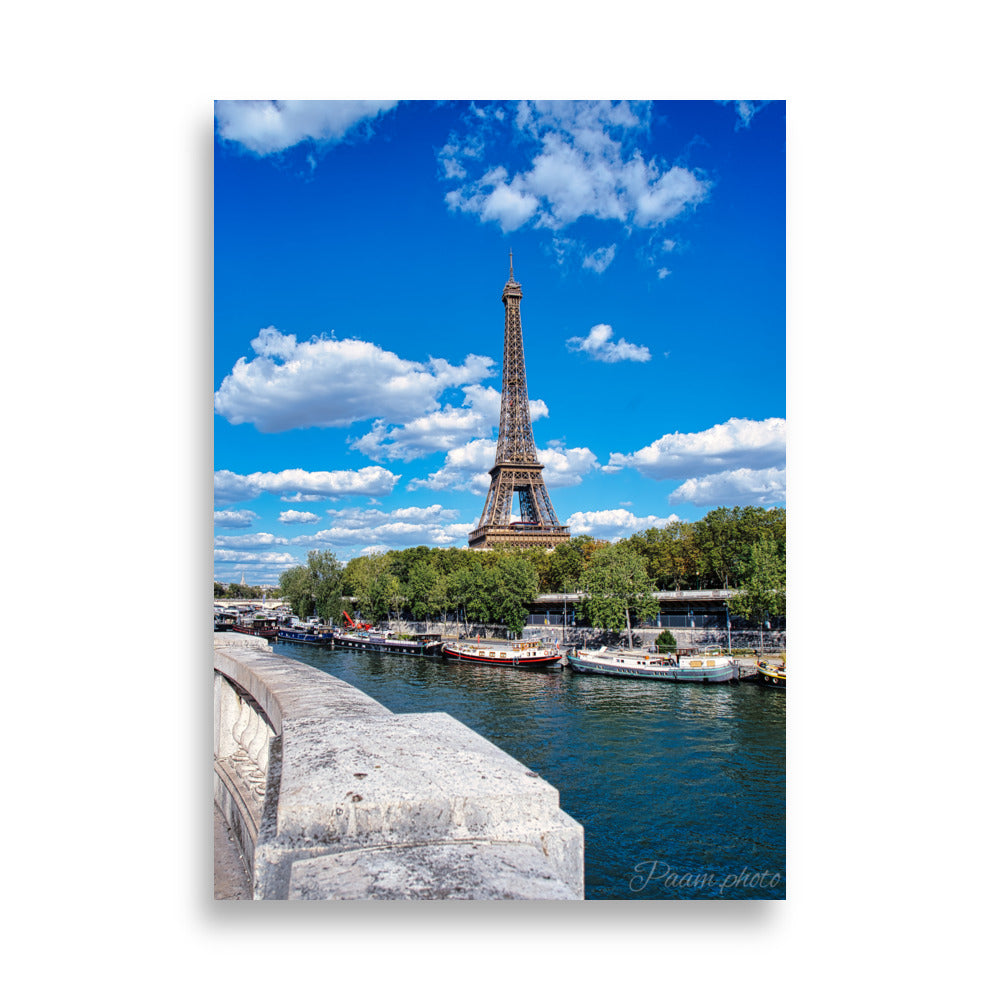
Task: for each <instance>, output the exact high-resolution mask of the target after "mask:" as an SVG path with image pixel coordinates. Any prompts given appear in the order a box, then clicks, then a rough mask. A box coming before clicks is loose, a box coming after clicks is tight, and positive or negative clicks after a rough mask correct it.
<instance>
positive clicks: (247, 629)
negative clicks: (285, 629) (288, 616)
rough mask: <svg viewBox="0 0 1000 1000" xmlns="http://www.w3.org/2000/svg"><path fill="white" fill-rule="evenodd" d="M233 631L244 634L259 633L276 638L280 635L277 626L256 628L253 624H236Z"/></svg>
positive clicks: (268, 637) (267, 637) (266, 637)
mask: <svg viewBox="0 0 1000 1000" xmlns="http://www.w3.org/2000/svg"><path fill="white" fill-rule="evenodd" d="M232 631H233V632H240V633H242V634H243V635H259V636H263V637H264V638H265V639H274V638H276V637H277V635H278V630H277V629H276V628H255V627H254V626H253V625H234V626H233V627H232Z"/></svg>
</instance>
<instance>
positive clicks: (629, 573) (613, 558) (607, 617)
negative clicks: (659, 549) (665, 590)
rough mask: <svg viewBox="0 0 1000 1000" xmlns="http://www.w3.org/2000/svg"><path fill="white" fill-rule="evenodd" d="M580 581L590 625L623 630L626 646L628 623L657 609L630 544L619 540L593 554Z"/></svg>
mask: <svg viewBox="0 0 1000 1000" xmlns="http://www.w3.org/2000/svg"><path fill="white" fill-rule="evenodd" d="M580 584H581V587H582V589H583V591H584V593H585V595H586V596H585V598H584V609H585V613H586V615H587V618H588V620H589V621H590V622H591V624H593V625H595V626H597V628H604V629H609V630H612V631H616V632H620V631H622V629H624V630H625V631H626V632H627V634H628V644H629V648H631V646H632V622H633V621H636V622H638V621H641V620H642V619H644V618H650V617H652V616H653V615H655V614H656V612H657V610H658V605H657V603H656V599H655V598H654V597H653V585H652V581H651V580H650V579H649V574H648V573H647V572H646V565H645V562H644V561H643V559H642V557H641V556H640V555H639V553H638V552H636V551H635V549H634V548H633V547H632V546H629V545H624V544H622V543H621V542H618V543H616V544H614V545H611V546H608V547H606V548H603V549H598V550H597V551H596V552H595V553H594V555H593V557H592V558H591V560H590V565H589V566H588V567H587V568H586V569H585V570H584V572H583V576H582V578H581V581H580Z"/></svg>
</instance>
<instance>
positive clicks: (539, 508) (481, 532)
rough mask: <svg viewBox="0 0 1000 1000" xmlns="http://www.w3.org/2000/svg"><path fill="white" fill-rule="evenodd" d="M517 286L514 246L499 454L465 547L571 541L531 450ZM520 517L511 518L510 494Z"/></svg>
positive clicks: (507, 291) (506, 292) (506, 297)
mask: <svg viewBox="0 0 1000 1000" xmlns="http://www.w3.org/2000/svg"><path fill="white" fill-rule="evenodd" d="M521 298H522V294H521V286H520V284H519V283H518V282H516V281H515V280H514V251H513V250H511V251H510V277H509V278H508V280H507V284H506V285H504V289H503V294H502V295H501V296H500V299H501V301H502V302H503V305H504V337H503V392H502V393H501V396H500V433H499V435H498V438H497V454H496V461H495V462H494V464H493V468H492V469H490V488H489V492H488V493H487V494H486V503H485V504H484V506H483V514H482V517H480V519H479V524H478V525H477V526H476V528H475V529H474V530H473V531H471V532H469V547H470V548H473V549H491V548H493V547H494V546H496V545H511V546H514V547H515V548H534V547H536V546H540V547H544V548H546V549H552V548H555V546H556V545H558V544H559V543H560V542H568V541H569V529H568V528H567V527H566V526H565V525H563V524H560V523H559V519H558V518H557V517H556V512H555V509H554V508H553V506H552V501H551V500H550V499H549V491H548V490H547V489H546V488H545V481H544V480H543V479H542V469H544V468H545V466H544V465H542V464H541V462H539V461H538V455H537V454H536V452H535V439H534V435H533V434H532V431H531V413H530V411H529V407H528V383H527V378H526V377H525V369H524V343H523V340H522V336H521ZM515 495H516V496H517V498H518V516H517V517H513V511H512V507H513V503H514V496H515Z"/></svg>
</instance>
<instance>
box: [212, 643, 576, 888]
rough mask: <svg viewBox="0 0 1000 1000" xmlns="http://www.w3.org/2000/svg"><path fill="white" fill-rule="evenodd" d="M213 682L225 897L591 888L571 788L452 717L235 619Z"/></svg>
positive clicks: (219, 861)
mask: <svg viewBox="0 0 1000 1000" xmlns="http://www.w3.org/2000/svg"><path fill="white" fill-rule="evenodd" d="M214 689H215V691H214V703H215V767H214V799H215V806H216V810H217V812H216V818H215V831H216V856H215V873H216V890H215V892H216V898H217V899H242V898H252V899H301V900H344V899H386V900H389V899H582V898H583V828H582V827H581V826H580V824H579V823H577V822H576V821H575V820H574V819H572V818H571V817H569V816H567V815H566V813H564V812H563V811H562V810H561V809H560V808H559V793H558V791H557V790H556V789H555V788H554V787H552V786H551V785H550V784H548V782H546V781H544V780H543V779H542V778H541V777H539V776H538V775H537V774H535V773H534V772H532V771H530V770H528V769H527V768H526V767H525V766H524V765H523V764H521V763H520V762H519V761H517V760H515V759H514V758H513V757H511V756H510V755H509V754H507V753H505V752H504V751H502V750H500V749H499V748H498V747H496V746H495V745H493V744H492V743H490V742H489V741H488V740H486V739H484V738H483V737H481V736H479V735H478V734H477V733H475V732H473V731H472V730H471V729H469V728H468V727H467V726H464V725H462V724H461V723H459V722H458V721H457V720H456V719H454V718H453V717H451V716H449V715H446V714H444V713H441V712H428V713H414V714H399V715H397V714H394V713H392V712H390V711H389V710H388V709H387V708H385V707H384V706H383V705H381V704H380V703H378V702H377V701H375V700H374V699H372V698H370V697H368V696H367V695H365V694H364V693H363V692H361V691H359V690H357V689H356V688H354V687H352V686H351V685H349V684H347V683H345V682H344V681H342V680H339V679H338V678H335V677H331V676H329V675H328V674H326V673H324V672H322V671H318V670H316V669H315V668H313V667H310V666H308V665H306V664H303V663H300V662H298V661H296V660H292V659H289V658H287V657H284V656H280V655H279V654H277V653H275V652H273V651H272V650H271V649H270V648H269V647H268V644H267V641H266V640H265V639H258V638H255V637H252V636H244V635H240V634H233V633H217V634H216V635H215V653H214ZM244 876H245V877H244Z"/></svg>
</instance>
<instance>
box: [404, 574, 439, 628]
mask: <svg viewBox="0 0 1000 1000" xmlns="http://www.w3.org/2000/svg"><path fill="white" fill-rule="evenodd" d="M437 581H438V573H437V570H436V569H434V567H433V566H432V565H431V564H430V562H429V561H426V562H418V563H416V564H415V565H414V566H413V568H412V570H411V571H410V574H409V580H408V582H407V584H406V589H405V593H406V603H407V605H408V606H409V608H410V611H412V612H413V617H414V618H425V619H426V618H429V617H430V615H431V613H432V611H434V610H437V609H436V608H435V606H434V605H435V602H434V600H433V598H432V596H431V595H432V594H433V593H435V590H436V587H437Z"/></svg>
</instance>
